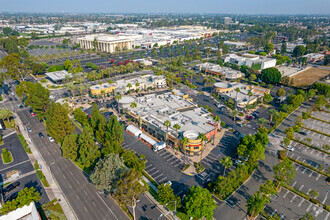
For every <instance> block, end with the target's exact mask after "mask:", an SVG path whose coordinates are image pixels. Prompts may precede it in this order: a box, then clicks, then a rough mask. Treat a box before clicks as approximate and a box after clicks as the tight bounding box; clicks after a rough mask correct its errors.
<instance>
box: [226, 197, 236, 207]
mask: <svg viewBox="0 0 330 220" xmlns="http://www.w3.org/2000/svg"><path fill="white" fill-rule="evenodd" d="M226 204H227V205H229V206H230V207H231V208H234V207H235V206H236V202H235V201H234V200H232V199H227V201H226Z"/></svg>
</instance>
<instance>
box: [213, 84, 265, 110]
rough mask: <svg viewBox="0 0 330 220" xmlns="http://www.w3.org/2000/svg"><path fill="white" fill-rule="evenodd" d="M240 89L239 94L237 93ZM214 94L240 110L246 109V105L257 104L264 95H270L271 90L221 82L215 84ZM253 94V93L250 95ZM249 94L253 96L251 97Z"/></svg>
mask: <svg viewBox="0 0 330 220" xmlns="http://www.w3.org/2000/svg"><path fill="white" fill-rule="evenodd" d="M236 88H239V90H240V91H239V92H236V91H235V90H236ZM214 92H215V93H216V94H217V95H219V96H220V97H221V99H222V100H224V101H226V102H228V103H230V104H232V105H235V104H237V106H238V107H240V108H245V107H246V105H248V104H249V105H250V104H253V103H255V102H256V101H257V100H258V99H259V98H261V97H263V96H264V94H266V93H270V89H266V88H263V87H260V86H254V85H245V84H242V83H238V82H234V83H229V82H219V83H215V84H214ZM249 92H251V93H249ZM249 94H251V95H250V96H249Z"/></svg>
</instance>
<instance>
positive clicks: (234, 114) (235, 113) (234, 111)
mask: <svg viewBox="0 0 330 220" xmlns="http://www.w3.org/2000/svg"><path fill="white" fill-rule="evenodd" d="M231 114H232V116H233V117H234V122H236V116H237V114H238V111H237V110H233V111H232V112H231Z"/></svg>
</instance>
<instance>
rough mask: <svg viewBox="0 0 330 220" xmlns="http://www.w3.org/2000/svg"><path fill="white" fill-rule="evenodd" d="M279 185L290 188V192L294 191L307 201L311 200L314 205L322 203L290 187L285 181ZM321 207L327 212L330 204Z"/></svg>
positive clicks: (329, 209) (329, 210)
mask: <svg viewBox="0 0 330 220" xmlns="http://www.w3.org/2000/svg"><path fill="white" fill-rule="evenodd" d="M281 185H282V187H284V188H286V189H287V190H290V191H291V192H293V193H295V194H297V195H299V196H301V197H303V198H304V199H306V200H308V201H310V202H312V203H314V204H316V205H319V206H321V205H322V203H321V202H320V201H319V200H317V199H314V198H311V197H310V196H309V195H307V194H305V193H303V192H301V191H299V190H297V189H295V188H294V187H292V186H290V185H288V184H286V183H282V184H281ZM323 208H324V209H325V210H327V211H328V212H330V206H329V205H327V204H324V205H323Z"/></svg>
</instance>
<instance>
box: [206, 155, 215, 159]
mask: <svg viewBox="0 0 330 220" xmlns="http://www.w3.org/2000/svg"><path fill="white" fill-rule="evenodd" d="M207 157H210V158H212V159H213V160H217V159H216V158H214V157H211V155H208V156H207Z"/></svg>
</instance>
